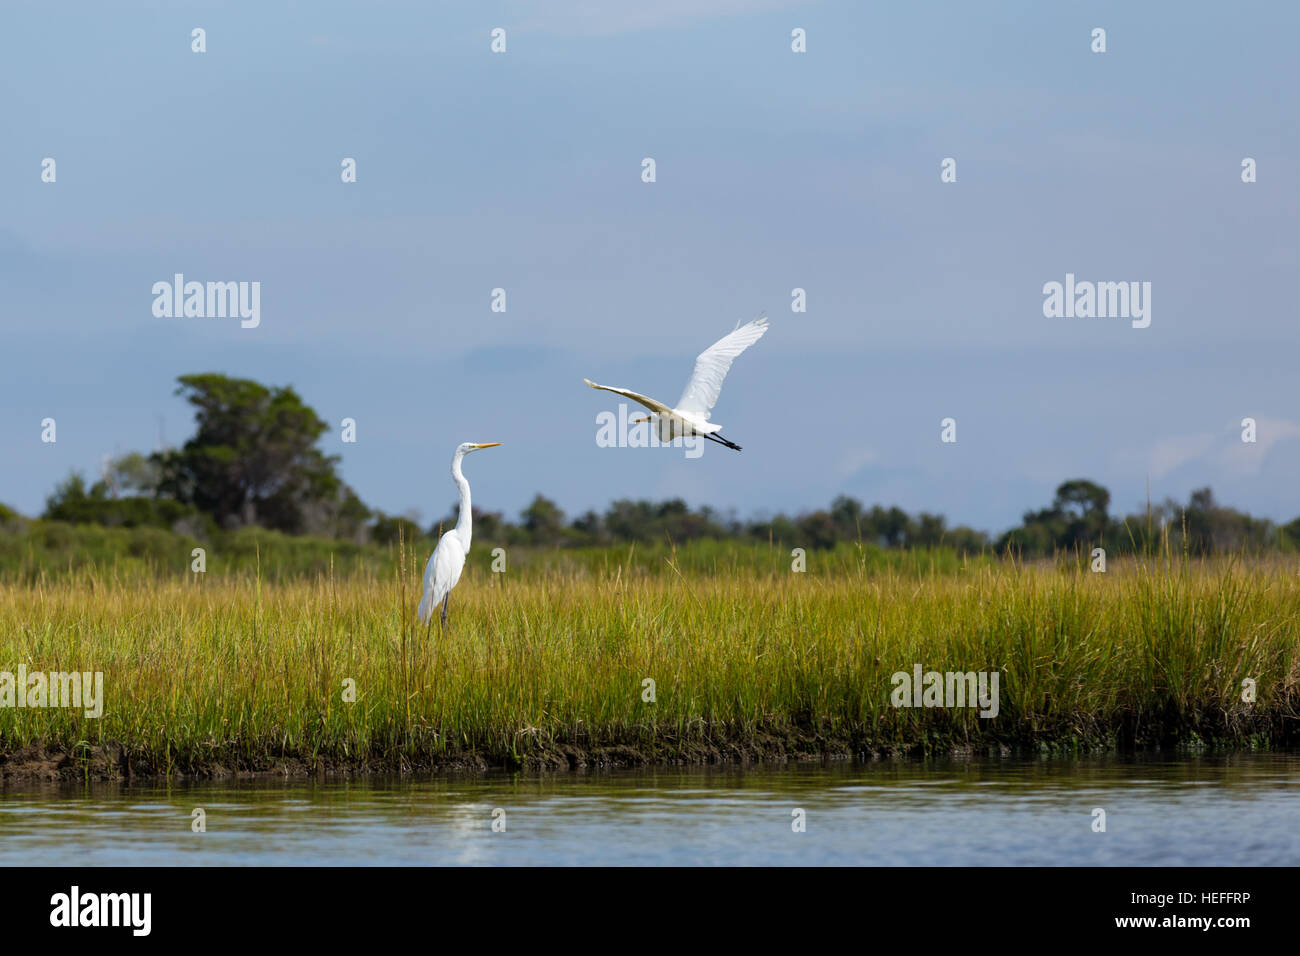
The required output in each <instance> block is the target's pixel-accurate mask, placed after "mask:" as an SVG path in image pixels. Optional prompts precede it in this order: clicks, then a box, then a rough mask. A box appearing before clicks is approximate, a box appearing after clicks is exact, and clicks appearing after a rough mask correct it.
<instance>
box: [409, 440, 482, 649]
mask: <svg viewBox="0 0 1300 956" xmlns="http://www.w3.org/2000/svg"><path fill="white" fill-rule="evenodd" d="M499 444H501V443H500V442H499V441H493V442H486V443H483V444H479V443H476V442H469V441H467V442H464V443H463V444H461V445H458V446H457V447H456V454H454V455H453V456H452V458H451V480H452V481H454V482H456V487H457V488H459V489H460V516H459V517H458V518H457V519H456V527H454V528H452V529H451V530H450V531H448V532H447V533H446V534H444V535H443V536H442V537H441V538H439V539H438V546H437V547H436V548H434V549H433V554H432V556H430V558H429V563H428V564H426V565H425V566H424V596H423V597H421V598H420V623H421V624H428V623H429V622H430V621H432V620H433V612H434V609H435V608H437V606H438V605H439V604H441V605H442V623H443V624H446V623H447V602H448V601H449V599H450V598H451V589H452V588H454V587H455V586H456V582H457V581H459V580H460V573H461V572H462V571H464V570H465V556H466V555H467V554H469V542H470V536H471V533H472V529H473V518H472V516H471V508H470V500H469V482H468V481H466V480H465V475H464V473H463V472H462V471H461V470H460V463H461V460H462V459H463V458H464V457H465V456H466V455H468V454H469V453H470V452H472V451H478V450H479V449H480V448H494V447H496V446H497V445H499Z"/></svg>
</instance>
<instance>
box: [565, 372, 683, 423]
mask: <svg viewBox="0 0 1300 956" xmlns="http://www.w3.org/2000/svg"><path fill="white" fill-rule="evenodd" d="M583 381H584V382H586V383H587V384H588V385H590V386H591V387H592V388H599V389H603V390H605V391H606V392H614V393H616V394H618V395H624V396H626V397H628V398H630V399H632V401H634V402H640V403H641V404H642V405H644V406H645V407H646V408H648V409H650V411H652V412H658V413H659V414H660V415H666V414H668V413H670V412H671V411H672V409H671V408H669V407H668V406H667V405H665V404H664V403H663V402H657V401H655V400H654V399H653V398H649V397H648V396H645V395H640V394H638V393H637V392H634V391H632V390H631V389H629V388H615V387H614V386H613V385H597V384H596V383H595V382H593V381H592V380H591V379H589V378H584V379H583Z"/></svg>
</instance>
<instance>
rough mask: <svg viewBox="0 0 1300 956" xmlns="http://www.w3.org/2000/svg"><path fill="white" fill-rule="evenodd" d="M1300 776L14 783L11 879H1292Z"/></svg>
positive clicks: (829, 771)
mask: <svg viewBox="0 0 1300 956" xmlns="http://www.w3.org/2000/svg"><path fill="white" fill-rule="evenodd" d="M1298 780H1300V754H1264V755H1253V754H1252V755H1227V756H1213V757H1190V758H1178V759H1171V758H1161V759H1153V758H1129V759H1118V758H1115V759H1106V760H1083V761H1069V760H999V761H962V762H931V763H924V764H922V763H886V764H868V765H862V764H847V763H832V764H802V765H794V766H779V767H776V766H773V767H760V768H744V769H692V770H678V769H670V770H655V771H630V772H593V773H575V774H552V775H546V776H535V775H523V774H521V775H508V774H489V775H485V776H473V777H466V776H457V777H440V778H434V779H424V780H409V779H407V780H401V779H385V778H373V779H365V780H348V781H338V782H325V783H317V782H314V781H302V782H298V781H294V782H283V781H278V780H277V781H265V780H261V781H253V782H229V781H227V782H217V783H204V784H195V785H175V784H173V785H171V786H155V785H150V786H132V787H126V786H116V785H92V786H89V787H83V786H67V785H63V786H45V787H26V788H17V789H15V788H13V787H9V788H7V789H4V790H0V865H22V864H26V865H30V864H33V863H40V864H42V865H58V864H73V863H75V864H83V865H96V864H115V865H136V864H162V865H186V864H205V865H251V864H257V865H266V864H296V865H326V866H328V865H332V864H339V865H344V864H347V865H358V864H360V865H365V864H507V865H531V864H614V865H620V864H626V865H653V864H810V865H899V864H903V865H916V864H921V865H926V864H938V865H953V864H970V865H993V866H998V865H1026V864H1027V865H1054V864H1082V865H1109V864H1117V865H1119V864H1123V865H1212V866H1224V865H1243V866H1260V865H1296V864H1298V863H1300V786H1297V781H1298ZM198 807H201V808H203V809H204V810H205V811H206V814H207V816H206V824H207V831H206V832H205V833H194V832H192V831H191V821H192V817H191V811H192V810H194V809H195V808H198ZM496 808H501V809H502V810H504V811H505V824H506V829H505V832H493V830H492V820H493V811H494V809H496ZM796 808H799V809H802V810H803V811H804V812H805V814H806V827H807V828H806V831H805V832H803V833H796V832H793V830H792V828H791V823H792V821H793V820H794V819H795V818H794V816H793V815H792V811H793V810H795V809H796ZM1094 808H1102V809H1104V810H1105V811H1106V832H1105V833H1097V832H1093V830H1092V824H1093V816H1092V811H1093V809H1094Z"/></svg>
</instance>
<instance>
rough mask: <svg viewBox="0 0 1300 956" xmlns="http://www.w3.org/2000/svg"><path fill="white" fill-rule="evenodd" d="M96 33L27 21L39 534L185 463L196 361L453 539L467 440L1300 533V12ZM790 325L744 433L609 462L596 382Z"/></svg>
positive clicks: (563, 2)
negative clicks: (1155, 510) (249, 296)
mask: <svg viewBox="0 0 1300 956" xmlns="http://www.w3.org/2000/svg"><path fill="white" fill-rule="evenodd" d="M1139 7H1140V8H1139ZM61 10H63V11H64V12H61V14H60V16H59V17H57V18H54V17H51V16H50V14H49V12H48V7H47V5H45V4H38V3H23V2H19V3H16V4H9V5H7V6H6V10H5V14H4V19H5V24H4V31H3V33H4V39H3V41H0V42H2V44H3V54H4V55H3V56H0V95H2V96H3V102H4V103H5V122H4V133H5V135H4V141H3V143H4V145H3V147H2V148H0V201H2V202H3V209H4V214H3V216H2V217H0V294H2V295H3V302H4V309H3V314H0V344H2V346H3V348H2V349H0V354H2V355H3V360H2V365H0V367H2V368H3V378H2V379H0V449H3V452H2V459H0V460H3V463H4V467H3V470H2V471H0V501H3V502H5V503H8V504H10V505H14V506H16V507H18V508H19V510H21V511H24V512H25V513H29V514H30V513H36V512H38V511H39V510H40V508H41V506H42V502H43V499H44V496H45V495H46V494H47V493H48V492H49V490H50V489H51V488H52V486H53V485H54V483H55V482H56V481H57V480H59V479H60V478H62V477H63V476H64V475H66V474H67V472H68V471H69V470H70V469H72V468H80V469H82V470H84V471H86V472H87V473H94V472H95V471H96V470H97V469H98V467H99V462H100V460H101V458H102V456H103V455H104V454H106V453H114V452H121V451H126V450H129V449H133V448H140V449H146V450H151V449H153V448H154V447H155V446H156V444H157V442H158V437H159V431H160V422H161V425H162V430H163V432H164V434H165V436H166V438H167V440H168V441H170V442H173V443H178V442H180V441H182V440H183V439H184V438H185V437H186V436H187V435H188V434H189V432H190V430H191V417H190V415H189V411H188V408H187V407H186V406H185V405H184V404H183V403H182V402H181V401H180V400H179V399H177V398H175V397H174V396H173V389H174V381H175V378H176V376H177V375H180V374H184V373H188V372H197V371H220V372H225V373H228V374H231V375H239V376H248V377H253V378H256V379H259V380H262V381H265V382H268V383H275V384H292V385H293V386H294V387H295V388H297V389H298V390H299V391H300V392H301V394H302V395H303V396H304V397H305V399H306V400H307V401H308V402H309V403H311V404H312V405H313V406H315V407H316V408H317V409H318V410H319V411H320V412H321V414H322V415H323V416H324V417H325V418H326V419H327V420H328V421H330V423H331V425H332V426H333V431H332V432H331V433H330V435H328V436H327V437H326V439H325V440H324V442H323V445H324V447H325V448H326V449H327V450H328V451H330V452H332V453H337V454H340V455H341V456H342V472H343V475H344V477H345V478H346V480H347V481H349V482H350V483H351V484H352V485H353V486H354V487H355V488H356V489H357V490H358V492H359V493H360V494H361V496H362V498H363V499H365V500H366V501H367V502H368V503H370V504H372V505H375V506H377V507H381V508H384V509H385V510H388V511H391V512H405V511H408V510H411V509H417V510H418V511H419V513H420V515H421V517H422V518H423V519H424V520H425V521H428V520H432V519H434V518H436V517H439V516H441V515H443V514H445V513H446V512H447V510H448V509H449V507H450V505H451V503H452V502H453V501H454V500H455V489H454V488H453V487H452V485H451V482H450V480H449V478H448V476H447V466H448V462H449V459H450V455H451V452H452V450H453V449H454V448H455V446H456V444H458V443H459V442H461V441H467V440H468V441H501V442H504V443H505V445H504V446H503V448H501V449H499V450H497V451H494V452H493V453H492V454H491V456H488V455H483V456H476V457H475V458H474V459H471V460H470V461H469V463H468V464H467V466H466V471H467V473H468V474H469V475H470V477H471V480H472V482H473V485H474V500H475V504H476V505H478V506H479V507H484V508H488V509H491V510H500V511H505V512H507V513H508V514H513V513H515V512H517V511H518V510H519V509H520V508H522V507H523V506H524V505H525V504H526V503H527V502H528V500H529V499H530V498H531V497H532V495H533V494H534V493H535V492H538V491H540V492H543V493H545V494H547V495H548V496H550V497H552V498H554V499H555V500H557V501H558V502H559V503H560V505H561V506H562V507H563V508H565V509H566V510H567V511H569V512H570V513H574V512H577V511H580V510H585V509H586V508H588V507H596V508H601V507H603V506H604V505H606V504H607V503H608V502H609V501H610V500H611V499H613V498H621V497H633V498H642V497H648V498H656V499H657V498H663V497H667V496H678V495H680V496H682V497H684V498H686V499H687V500H688V501H690V502H691V503H692V504H711V505H713V506H715V507H717V508H720V509H724V510H725V509H735V510H736V511H737V512H738V513H739V514H741V515H751V514H761V513H770V512H773V511H779V510H784V511H798V510H805V509H811V508H814V507H819V506H823V505H825V504H826V503H827V502H828V501H829V500H830V499H831V498H832V497H833V496H834V495H836V494H839V493H847V494H851V495H854V496H856V497H858V498H860V499H862V500H864V501H866V502H868V503H882V504H887V505H888V504H898V505H900V506H902V507H904V508H907V509H908V510H921V509H924V510H929V511H940V512H943V513H945V514H947V515H948V516H949V517H950V519H952V520H953V521H955V522H960V523H968V524H972V525H975V526H977V527H981V528H985V529H989V530H1000V529H1002V528H1005V527H1007V526H1009V525H1012V524H1014V523H1016V522H1017V521H1018V519H1019V517H1020V514H1021V512H1022V511H1024V510H1025V509H1027V508H1030V507H1039V506H1041V505H1043V504H1044V503H1046V502H1047V501H1048V500H1049V499H1050V497H1051V495H1052V491H1053V489H1054V488H1055V486H1056V485H1057V484H1058V483H1059V482H1060V481H1062V480H1064V479H1066V478H1072V477H1089V478H1092V479H1094V480H1097V481H1100V482H1101V483H1103V484H1105V485H1106V486H1107V487H1108V488H1110V490H1111V492H1112V499H1113V502H1114V506H1115V508H1116V509H1117V510H1121V511H1124V510H1129V509H1136V508H1137V507H1138V506H1139V505H1140V504H1141V502H1142V501H1143V500H1144V499H1145V496H1146V489H1147V486H1148V482H1149V484H1150V489H1151V495H1152V498H1153V499H1155V500H1162V499H1163V498H1164V497H1166V496H1174V497H1177V498H1180V499H1185V497H1186V495H1187V494H1188V492H1189V491H1190V490H1191V489H1193V488H1196V487H1199V486H1202V485H1206V484H1209V485H1211V486H1212V487H1213V488H1214V489H1215V492H1216V495H1217V496H1218V497H1219V498H1220V499H1221V500H1224V501H1226V502H1229V503H1231V504H1234V505H1236V506H1238V507H1242V508H1245V509H1246V510H1249V511H1251V512H1252V513H1256V514H1260V515H1265V516H1269V517H1272V518H1274V519H1279V520H1290V519H1291V518H1294V517H1296V516H1297V515H1300V495H1298V494H1297V492H1296V488H1297V481H1296V477H1297V475H1298V474H1300V385H1298V384H1297V376H1296V359H1297V354H1298V352H1297V345H1300V327H1298V325H1297V317H1298V316H1297V312H1298V309H1297V295H1296V292H1297V290H1296V282H1297V276H1300V269H1298V268H1297V267H1298V266H1300V233H1298V230H1297V223H1300V216H1298V215H1297V213H1300V188H1298V187H1297V183H1300V133H1298V132H1297V124H1296V122H1295V117H1296V116H1297V115H1300V109H1298V108H1297V107H1298V105H1300V104H1298V103H1297V98H1298V97H1300V65H1297V60H1296V58H1295V57H1294V55H1293V46H1294V38H1295V37H1296V36H1297V35H1300V8H1297V7H1296V6H1295V5H1293V4H1283V3H1272V4H1261V3H1244V4H1238V5H1234V6H1233V7H1231V8H1225V7H1223V6H1222V5H1215V4H1208V3H1205V4H1198V3H1153V4H1141V5H1132V4H1123V3H1114V4H1108V3H1089V4H1083V3H1077V4H1074V3H1053V4H1037V3H1005V4H991V5H978V6H976V5H969V4H956V3H953V4H925V3H906V4H905V3H890V4H872V5H866V4H860V3H798V4H783V3H771V2H743V0H697V2H690V3H688V2H684V0H667V2H663V3H658V4H643V3H597V2H596V0H582V2H577V0H556V2H553V3H540V2H539V3H504V4H502V3H496V4H494V3H457V4H451V3H412V4H399V3H390V4H385V3H378V4H367V5H357V4H351V3H348V4H344V3H276V2H267V3H257V4H252V3H248V4H217V3H190V4H183V3H161V2H159V3H132V2H125V3H117V4H113V5H103V4H98V3H95V4H69V5H65V7H61ZM1098 26H1100V27H1103V28H1105V29H1106V31H1107V47H1108V49H1107V52H1106V53H1104V54H1097V53H1093V52H1091V50H1090V42H1091V38H1090V35H1091V31H1092V29H1093V28H1094V27H1098ZM194 27H203V28H204V29H205V30H206V32H207V52H206V53H203V54H196V53H193V52H191V49H190V42H191V41H190V31H191V29H192V28H194ZM494 27H503V28H504V29H505V30H506V31H507V52H506V53H504V54H493V53H491V52H490V50H489V42H490V36H489V34H490V31H491V30H492V29H493V28H494ZM795 27H801V28H803V29H805V30H806V31H807V38H808V39H807V45H808V51H807V52H806V53H804V54H795V53H792V52H791V49H790V31H791V30H792V29H793V28H795ZM646 156H650V157H654V159H655V161H656V164H657V170H656V171H657V181H656V182H654V183H649V184H648V183H643V182H642V181H641V160H642V158H643V157H646ZM1247 156H1249V157H1252V158H1254V159H1255V160H1256V162H1257V164H1258V181H1257V182H1255V183H1252V184H1245V183H1242V182H1241V178H1240V164H1241V161H1242V158H1243V157H1247ZM45 157H53V158H54V159H55V160H56V162H57V182H55V183H52V184H51V183H43V182H41V178H40V174H41V161H42V159H43V158H45ZM343 157H354V158H355V159H356V161H357V179H358V181H357V182H356V183H352V184H344V183H342V182H340V176H339V172H340V161H341V160H342V158H343ZM945 157H953V158H954V159H956V161H957V172H958V177H957V182H956V183H941V182H940V177H939V171H940V162H941V160H943V159H944V158H945ZM176 272H182V273H184V274H185V275H186V277H187V278H189V279H196V280H200V281H206V280H213V281H218V280H243V281H258V282H260V283H261V287H262V320H261V325H260V326H259V327H258V328H256V329H242V328H240V324H239V322H238V321H237V320H229V319H197V318H190V319H159V318H155V317H154V316H153V314H152V310H151V306H152V302H153V296H152V294H151V291H150V290H151V287H152V285H153V283H154V282H156V281H159V280H169V279H170V278H171V276H172V275H173V273H176ZM1067 272H1068V273H1074V274H1075V275H1076V276H1078V277H1079V278H1080V279H1092V280H1097V281H1149V282H1151V283H1152V289H1153V292H1152V322H1151V325H1150V327H1149V328H1146V329H1134V328H1131V327H1130V325H1129V323H1128V322H1127V321H1124V320H1120V319H1056V318H1053V319H1049V318H1045V317H1044V315H1043V310H1042V304H1043V293H1042V287H1043V284H1044V283H1046V282H1050V281H1063V279H1064V277H1065V275H1066V273H1067ZM497 287H501V288H504V289H506V293H507V311H506V312H505V313H494V312H492V311H491V310H490V308H489V305H490V296H491V290H492V289H494V288H497ZM795 287H800V288H803V289H805V290H806V292H807V304H808V309H807V312H805V313H792V312H791V309H790V302H791V290H792V289H793V288H795ZM760 311H766V312H767V314H768V315H769V317H770V318H771V320H772V327H771V330H770V331H769V333H768V334H767V336H766V337H765V338H764V339H763V340H762V341H761V342H759V343H758V344H757V345H756V346H755V347H754V348H753V349H752V350H751V351H749V352H747V353H746V354H745V355H743V356H742V357H741V358H740V359H739V360H738V361H737V362H736V363H735V366H734V367H733V369H732V372H731V374H730V376H729V377H728V379H727V383H726V387H725V388H724V389H723V392H722V397H721V400H720V402H719V404H718V406H717V408H716V409H715V410H714V418H715V420H717V421H719V422H721V423H723V425H724V426H725V427H724V434H727V435H728V436H730V437H731V438H733V439H734V440H736V441H738V442H739V443H740V444H742V445H743V446H744V448H745V450H744V452H743V453H741V454H734V453H731V452H728V451H726V450H724V449H721V448H714V447H712V446H710V447H709V448H708V449H707V450H706V452H705V454H704V455H703V456H702V457H701V458H699V459H697V460H687V459H686V458H684V456H683V455H682V453H681V451H680V450H676V451H675V450H672V449H631V448H623V449H616V448H598V447H597V446H596V442H595V433H596V421H595V420H596V415H597V413H598V412H600V411H602V410H606V409H611V408H613V407H614V406H615V404H616V403H615V402H614V401H612V399H613V396H610V395H608V394H607V393H596V392H592V391H591V390H589V389H587V388H585V387H584V386H583V385H582V378H583V377H584V376H586V377H590V378H593V379H595V380H597V381H600V382H608V383H611V384H618V385H624V386H629V387H632V388H635V389H637V390H639V391H643V392H646V393H648V394H651V395H654V396H656V397H659V398H662V399H664V400H667V401H669V402H671V401H674V400H675V399H676V398H677V396H678V394H679V393H680V391H681V388H682V386H683V384H684V383H685V380H686V378H687V377H688V375H689V372H690V368H691V364H692V362H693V359H694V356H695V355H696V353H698V352H699V351H701V350H702V349H703V348H704V347H706V346H707V345H709V344H710V343H711V342H713V341H714V340H715V339H716V338H718V337H720V336H721V335H722V334H724V333H726V332H727V331H729V330H730V329H731V328H732V327H733V326H734V325H735V323H736V322H737V320H748V319H750V318H752V317H754V316H755V315H757V314H758V313H759V312H760ZM47 416H48V417H53V418H55V419H56V421H57V422H58V441H57V443H56V444H54V445H49V444H42V443H41V441H40V421H41V419H43V418H45V417H47ZM949 416H951V417H953V418H955V419H956V420H957V437H958V440H957V442H956V444H944V443H941V442H940V440H939V436H940V420H941V419H943V418H945V417H949ZM1247 416H1249V417H1253V418H1255V419H1256V420H1257V422H1258V423H1259V426H1258V429H1259V441H1258V442H1257V443H1256V444H1253V445H1250V444H1243V443H1242V442H1241V441H1240V431H1241V426H1240V422H1241V420H1242V419H1243V418H1244V417H1247ZM344 417H352V418H355V419H356V421H357V431H358V441H357V442H356V443H355V444H344V443H342V442H341V441H340V440H339V428H338V426H339V423H340V422H341V420H342V419H343V418H344Z"/></svg>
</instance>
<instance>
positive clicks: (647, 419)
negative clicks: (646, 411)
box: [632, 415, 651, 425]
mask: <svg viewBox="0 0 1300 956" xmlns="http://www.w3.org/2000/svg"><path fill="white" fill-rule="evenodd" d="M650 420H651V419H650V416H649V415H642V416H641V417H640V418H634V419H632V424H633V425H635V424H637V423H638V422H648V421H650Z"/></svg>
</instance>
